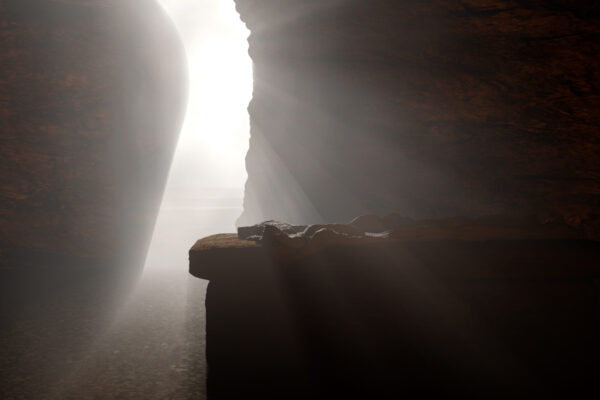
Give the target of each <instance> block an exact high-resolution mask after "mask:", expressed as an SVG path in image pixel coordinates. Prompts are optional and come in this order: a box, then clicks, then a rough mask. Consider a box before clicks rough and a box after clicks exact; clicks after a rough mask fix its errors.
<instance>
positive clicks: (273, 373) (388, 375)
mask: <svg viewBox="0 0 600 400" xmlns="http://www.w3.org/2000/svg"><path fill="white" fill-rule="evenodd" d="M354 221H357V220H354ZM358 221H362V222H369V223H368V224H367V223H365V226H368V227H369V228H373V227H375V228H377V229H380V228H381V225H380V224H375V223H371V222H377V221H379V222H381V221H393V222H394V223H395V227H394V228H393V229H392V230H391V231H385V232H386V234H374V235H375V236H371V235H372V234H371V233H369V232H364V233H363V235H362V236H360V235H356V234H354V232H355V231H353V232H352V233H343V232H341V229H340V227H341V226H343V224H333V225H323V226H319V227H318V229H316V230H314V232H312V233H308V229H305V230H304V231H303V232H301V233H296V232H295V231H296V230H295V229H294V228H291V227H290V226H289V225H287V224H281V223H272V222H269V223H267V224H264V225H263V227H264V234H263V238H262V239H258V240H257V239H256V238H253V240H242V239H240V238H238V237H237V236H236V235H235V234H223V235H215V236H211V237H208V238H205V239H202V240H199V241H198V242H197V243H196V244H195V245H194V247H193V248H192V249H191V250H190V273H191V274H192V275H194V276H196V277H199V278H202V279H208V280H210V282H209V285H208V291H207V297H206V312H207V327H206V329H207V336H206V345H207V350H206V352H207V353H206V354H207V362H208V381H207V385H208V395H209V398H211V399H221V398H223V399H229V398H241V397H257V398H267V399H271V398H272V399H276V398H277V399H280V398H291V399H296V398H297V399H301V398H311V399H332V398H335V399H337V398H340V399H366V398H402V397H410V398H424V397H428V398H429V397H431V396H433V397H434V398H437V397H444V398H446V397H450V398H455V397H456V398H509V397H517V398H519V397H533V398H538V397H544V398H568V397H575V398H594V397H597V396H598V395H600V392H599V389H598V386H597V376H598V374H599V373H600V365H598V362H597V359H598V357H599V356H600V346H599V344H598V340H597V338H598V335H600V331H599V329H600V324H599V321H600V319H599V318H600V309H599V304H600V303H599V299H600V291H599V289H598V285H597V282H598V279H599V278H600V247H599V246H600V244H599V243H598V242H595V241H590V240H584V239H582V237H583V233H582V231H581V230H574V229H573V228H571V227H569V226H567V225H566V224H564V223H563V224H552V223H546V224H543V223H541V222H539V221H537V220H536V219H535V218H520V219H511V218H508V217H488V218H479V219H457V218H454V219H445V220H426V221H421V220H405V219H402V218H400V217H398V216H397V215H395V216H393V217H384V218H378V217H373V216H368V217H365V218H359V219H358ZM400 221H405V223H404V224H403V223H401V222H400ZM277 226H283V227H285V228H286V229H287V231H288V232H291V233H285V232H283V231H281V230H279V229H278V228H277ZM348 226H351V225H348ZM329 227H331V228H329ZM386 227H387V226H386ZM353 228H354V229H356V228H355V227H353ZM336 229H337V230H336ZM265 237H266V238H267V239H266V238H265ZM301 239H302V240H304V247H297V246H296V244H297V243H298V242H296V241H297V240H301Z"/></svg>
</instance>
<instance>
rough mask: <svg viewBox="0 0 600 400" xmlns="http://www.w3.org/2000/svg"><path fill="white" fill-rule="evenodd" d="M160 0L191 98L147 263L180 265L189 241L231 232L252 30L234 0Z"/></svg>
mask: <svg viewBox="0 0 600 400" xmlns="http://www.w3.org/2000/svg"><path fill="white" fill-rule="evenodd" d="M159 3H160V4H161V5H162V6H163V8H164V9H165V11H166V12H167V14H168V15H169V16H170V17H171V19H172V20H173V21H174V23H175V26H176V27H177V30H178V31H179V34H180V36H181V38H182V40H183V43H184V46H185V50H186V54H187V59H188V66H189V78H188V80H189V98H188V107H187V113H186V117H185V121H184V124H183V128H182V131H181V134H180V139H179V143H178V146H177V150H176V152H175V156H174V159H173V164H172V166H171V171H170V175H169V180H168V183H167V187H166V190H165V194H164V198H163V203H162V205H161V210H160V212H159V215H158V219H157V222H156V227H155V230H154V236H153V239H152V244H151V246H150V250H149V253H148V257H147V262H146V268H149V267H153V266H160V268H177V269H179V270H185V269H186V268H185V266H186V265H187V251H188V249H189V248H190V247H191V245H192V244H193V243H194V241H195V240H196V239H199V238H201V237H203V236H207V235H209V234H214V233H219V232H231V231H233V230H234V229H235V220H236V219H237V217H238V216H239V215H240V213H241V211H242V199H243V187H244V184H245V181H246V169H245V157H246V152H247V150H248V139H249V132H250V127H249V117H248V113H247V107H248V103H249V102H250V99H251V96H252V63H251V60H250V57H249V55H248V42H247V39H248V35H249V34H250V32H249V31H248V30H247V29H246V27H245V25H244V24H243V22H242V21H241V20H240V17H239V14H238V13H237V11H236V10H235V3H234V1H233V0H159ZM182 263H183V265H182Z"/></svg>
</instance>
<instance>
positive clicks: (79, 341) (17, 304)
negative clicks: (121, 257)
mask: <svg viewBox="0 0 600 400" xmlns="http://www.w3.org/2000/svg"><path fill="white" fill-rule="evenodd" d="M226 195H227V196H229V197H231V196H230V195H229V194H226ZM226 195H223V194H217V195H216V196H213V197H212V198H210V199H209V200H206V201H205V200H202V199H200V200H190V199H175V201H172V202H171V203H170V204H165V203H163V207H162V208H161V212H160V214H159V218H158V220H157V224H156V229H155V234H154V237H153V241H152V244H151V246H150V251H149V253H148V258H147V261H146V266H145V269H144V272H143V274H142V276H141V278H140V279H139V281H138V282H137V284H136V285H135V287H134V288H131V286H127V290H125V291H120V290H119V289H118V286H119V285H118V283H119V282H118V281H119V279H120V276H119V275H118V274H115V273H113V272H111V271H101V270H90V269H86V268H85V267H83V268H82V267H81V266H79V265H76V266H74V268H72V269H70V270H68V269H65V268H63V267H61V266H57V265H40V266H39V268H33V269H24V268H15V269H14V271H0V327H1V331H0V398H2V399H50V400H51V399H78V400H79V399H175V400H178V399H203V398H205V397H206V389H205V376H206V362H205V309H204V296H205V292H206V285H207V281H203V280H200V279H198V278H194V277H192V276H191V275H189V274H188V261H187V252H188V250H189V247H190V246H191V244H193V243H194V241H195V240H196V239H198V238H200V237H203V236H206V235H208V234H211V233H214V232H218V231H223V230H226V231H230V230H232V229H233V222H234V221H235V218H237V216H238V215H239V213H240V208H236V207H234V205H237V204H238V203H239V204H241V200H240V199H231V198H225V197H226ZM223 203H224V204H226V205H227V204H230V205H231V207H220V206H219V207H214V206H215V205H220V204H223ZM198 205H200V206H198ZM229 225H231V226H229ZM17 267H18V266H17Z"/></svg>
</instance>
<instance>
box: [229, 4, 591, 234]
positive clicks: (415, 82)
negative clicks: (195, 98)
mask: <svg viewBox="0 0 600 400" xmlns="http://www.w3.org/2000/svg"><path fill="white" fill-rule="evenodd" d="M236 3H237V7H238V10H239V12H240V14H241V17H242V19H243V20H244V21H245V22H246V23H247V25H248V27H249V28H250V30H251V32H252V34H251V36H250V39H249V41H250V55H251V57H252V58H253V61H254V75H255V91H254V97H253V100H252V103H251V105H250V108H249V110H250V115H251V125H252V138H251V141H250V150H249V153H248V155H247V170H248V174H249V178H248V182H247V185H246V199H245V211H244V214H243V215H242V217H241V218H240V220H239V223H240V224H242V225H245V224H251V223H256V222H260V221H262V220H266V219H280V220H287V221H290V222H293V223H314V222H333V221H344V220H349V219H350V218H351V217H352V216H354V215H358V214H363V213H378V214H385V213H388V212H400V213H401V214H404V215H407V216H412V217H427V218H428V217H441V216H456V215H461V216H473V215H485V214H531V213H534V214H538V215H540V216H541V217H542V218H557V219H565V220H567V221H569V222H570V223H573V224H579V223H580V222H584V223H585V224H586V226H589V230H590V231H593V230H594V229H596V228H594V227H593V226H594V221H596V220H597V218H598V217H597V215H598V214H600V212H599V211H600V203H599V195H600V162H599V161H600V132H599V131H598V127H599V126H600V113H599V112H598V110H600V95H599V92H598V88H599V87H600V63H599V62H598V61H599V59H598V54H600V28H599V27H600V10H599V8H598V6H597V5H596V4H594V3H591V2H587V1H499V0H496V1H495V0H490V1H485V2H480V1H450V0H439V1H433V2H417V1H397V0H394V1H392V0H374V1H369V2H365V1H353V0H350V1H337V0H329V1H312V2H307V1H297V0H287V1H269V0H236Z"/></svg>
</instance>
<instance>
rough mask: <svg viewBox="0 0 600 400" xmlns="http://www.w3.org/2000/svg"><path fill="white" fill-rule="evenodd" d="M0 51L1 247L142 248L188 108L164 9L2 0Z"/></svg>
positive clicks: (95, 254)
mask: <svg viewBox="0 0 600 400" xmlns="http://www.w3.org/2000/svg"><path fill="white" fill-rule="evenodd" d="M0 48H1V51H0V64H1V65H2V68H1V70H0V103H1V107H0V171H2V173H1V176H0V243H1V245H0V247H1V248H2V249H4V251H1V250H0V253H3V252H4V254H6V257H7V258H8V259H13V260H14V257H11V254H12V255H15V256H16V259H17V261H15V262H17V263H18V262H20V261H19V258H22V257H21V256H23V255H31V254H33V253H44V254H56V255H61V256H69V257H70V256H73V257H85V258H96V259H97V258H109V259H112V260H114V259H115V257H123V258H125V259H127V260H129V261H131V260H132V257H133V254H134V253H135V255H136V256H140V255H141V254H143V253H144V252H145V249H144V246H145V245H146V243H147V241H148V240H149V234H150V229H151V227H152V224H153V221H154V218H155V215H156V210H157V207H158V202H159V200H160V196H161V194H162V190H163V186H164V182H165V179H166V173H167V171H168V166H169V164H170V160H171V156H172V153H173V150H174V145H175V142H176V138H177V134H178V131H179V126H180V123H181V120H182V112H183V111H184V105H185V90H186V89H185V84H186V82H185V81H186V80H185V75H186V72H185V63H184V55H183V48H182V46H181V45H180V42H179V39H178V37H177V34H176V32H175V30H174V27H173V26H172V25H171V23H170V21H169V20H168V19H167V17H166V15H165V14H164V13H163V12H162V10H161V9H160V8H159V7H158V6H157V5H156V3H154V2H153V1H151V0H127V1H101V2H96V1H84V0H72V1H67V0H53V1H47V0H20V1H6V2H5V1H1V2H0ZM4 265H6V262H5V263H4ZM6 266H8V267H13V266H15V265H13V264H11V265H6Z"/></svg>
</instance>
